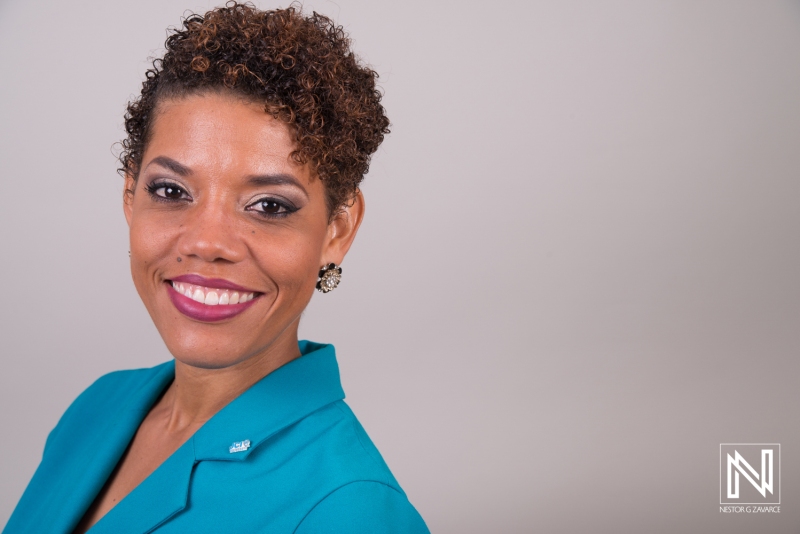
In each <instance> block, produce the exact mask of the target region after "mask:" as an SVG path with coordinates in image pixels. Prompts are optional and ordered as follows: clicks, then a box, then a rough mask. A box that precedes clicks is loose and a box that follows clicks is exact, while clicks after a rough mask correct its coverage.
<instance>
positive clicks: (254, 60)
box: [120, 2, 389, 214]
mask: <svg viewBox="0 0 800 534" xmlns="http://www.w3.org/2000/svg"><path fill="white" fill-rule="evenodd" d="M377 78H378V74H377V73H376V72H375V71H373V70H372V69H370V68H368V67H366V66H363V65H361V64H360V62H359V61H358V59H357V58H356V56H355V55H354V54H353V52H352V51H351V50H350V40H349V39H348V37H347V35H346V34H345V32H344V30H343V29H342V27H341V26H337V25H336V24H334V22H333V21H332V20H331V19H329V18H327V17H325V16H323V15H319V14H317V13H316V12H315V13H313V14H312V15H308V16H306V15H304V14H303V13H302V11H301V10H300V9H299V8H295V7H289V8H287V9H278V10H272V11H260V10H258V9H256V8H255V7H254V6H253V5H251V4H249V3H248V4H241V3H238V2H228V3H227V4H226V5H225V7H220V8H217V9H214V10H211V11H209V12H207V13H206V14H205V15H198V14H193V15H190V16H188V17H187V18H185V19H184V20H183V24H182V25H181V27H179V28H177V29H175V30H173V31H172V33H171V34H170V35H169V37H168V38H167V41H166V53H165V54H164V57H163V58H161V59H156V60H155V61H153V66H152V68H150V69H148V71H147V73H146V79H145V81H144V82H143V84H142V92H141V95H140V96H139V97H138V98H137V99H136V100H134V101H132V102H131V103H130V104H129V105H128V110H127V113H126V115H125V130H126V131H127V133H128V137H127V139H125V140H124V141H123V142H122V147H123V151H122V153H121V154H120V163H121V165H122V167H121V168H120V171H121V172H122V173H124V174H129V175H131V176H134V177H136V176H137V175H138V172H139V168H140V165H141V163H142V156H143V154H144V151H145V147H146V145H147V142H148V140H149V136H150V135H151V131H152V125H153V119H154V117H155V115H156V111H157V106H158V104H159V102H160V101H161V100H162V99H170V98H180V97H182V96H187V95H190V94H196V93H202V92H205V91H230V92H232V93H233V94H236V95H238V96H242V97H244V98H246V99H248V100H251V101H254V102H258V103H260V104H263V105H264V109H265V112H266V113H269V114H270V115H272V116H273V117H275V118H276V119H278V120H281V121H283V122H285V123H286V124H287V125H289V127H290V128H291V130H292V131H293V134H294V136H295V140H296V147H297V148H296V149H295V150H294V152H293V153H292V158H293V159H294V160H295V161H296V162H298V163H301V164H305V163H308V164H310V165H311V167H312V170H313V171H315V172H316V175H317V176H318V177H319V178H320V179H322V181H323V183H324V185H325V191H326V194H327V203H328V209H329V212H330V213H331V214H333V212H334V211H335V210H336V209H337V208H338V207H340V206H342V205H343V204H345V203H346V202H347V201H348V200H349V199H351V198H352V196H353V195H354V194H355V193H356V191H357V190H358V185H359V184H360V183H361V180H363V178H364V175H365V174H366V173H367V171H368V170H369V162H370V157H371V155H372V154H373V153H374V152H375V151H376V150H377V149H378V146H379V145H380V144H381V142H382V141H383V137H384V135H385V134H387V133H389V119H388V118H387V117H386V113H385V110H384V109H383V106H382V105H381V96H382V95H381V93H380V91H379V90H378V89H377V87H376V85H375V82H376V79H377Z"/></svg>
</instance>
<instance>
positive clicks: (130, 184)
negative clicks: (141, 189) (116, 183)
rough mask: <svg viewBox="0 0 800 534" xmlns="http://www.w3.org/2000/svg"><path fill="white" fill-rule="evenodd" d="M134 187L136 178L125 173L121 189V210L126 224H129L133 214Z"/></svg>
mask: <svg viewBox="0 0 800 534" xmlns="http://www.w3.org/2000/svg"><path fill="white" fill-rule="evenodd" d="M135 188H136V180H135V179H134V178H133V176H131V175H130V174H128V173H125V187H124V188H123V189H122V211H123V212H124V213H125V220H126V221H128V226H130V225H131V216H132V215H133V191H134V189H135Z"/></svg>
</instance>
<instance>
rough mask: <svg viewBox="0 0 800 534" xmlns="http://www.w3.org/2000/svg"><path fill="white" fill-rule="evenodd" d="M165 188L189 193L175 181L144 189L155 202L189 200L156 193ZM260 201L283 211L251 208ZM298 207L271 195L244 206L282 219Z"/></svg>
mask: <svg viewBox="0 0 800 534" xmlns="http://www.w3.org/2000/svg"><path fill="white" fill-rule="evenodd" d="M166 188H172V189H176V190H178V191H180V192H181V193H182V195H186V196H187V197H188V196H189V194H188V193H187V192H186V190H185V189H184V188H183V187H181V186H179V185H177V184H175V183H172V182H153V183H151V184H149V185H147V186H146V188H145V189H147V192H148V193H149V194H150V196H151V197H152V198H153V200H155V201H157V202H167V203H170V204H171V203H174V202H184V201H186V200H191V197H189V198H169V197H166V196H162V195H159V194H158V193H157V191H158V190H160V189H166ZM262 202H273V203H275V204H277V205H278V209H282V210H283V211H279V212H277V213H267V212H264V211H259V210H255V209H252V208H253V207H254V206H258V205H259V204H261V203H262ZM298 209H299V208H296V207H295V206H293V205H292V204H290V203H289V202H286V201H283V200H278V199H276V198H272V197H264V198H259V199H258V200H256V201H255V202H251V203H250V204H248V205H247V206H245V210H247V211H252V212H255V213H257V214H258V215H259V216H261V217H264V218H267V219H282V218H284V217H286V216H288V215H291V214H292V213H294V212H296V211H297V210H298Z"/></svg>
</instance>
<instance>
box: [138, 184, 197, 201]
mask: <svg viewBox="0 0 800 534" xmlns="http://www.w3.org/2000/svg"><path fill="white" fill-rule="evenodd" d="M147 191H148V192H149V193H150V194H151V195H152V196H154V197H159V198H160V199H164V200H182V199H187V198H189V194H188V193H187V192H186V190H185V189H183V188H182V187H180V186H178V185H175V184H171V183H164V182H161V183H154V184H150V185H148V186H147Z"/></svg>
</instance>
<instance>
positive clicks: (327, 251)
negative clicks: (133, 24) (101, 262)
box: [124, 93, 363, 368]
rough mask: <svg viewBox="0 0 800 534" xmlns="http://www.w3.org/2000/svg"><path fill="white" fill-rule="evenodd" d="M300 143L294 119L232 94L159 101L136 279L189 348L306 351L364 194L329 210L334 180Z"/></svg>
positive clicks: (160, 319)
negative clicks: (318, 303) (302, 327)
mask: <svg viewBox="0 0 800 534" xmlns="http://www.w3.org/2000/svg"><path fill="white" fill-rule="evenodd" d="M294 148H295V145H294V142H293V139H292V136H291V134H290V132H289V129H288V127H287V126H286V125H285V124H284V123H282V122H280V121H278V120H276V119H273V118H272V117H270V116H269V115H268V114H266V113H265V112H264V109H263V106H260V105H257V104H253V103H249V102H245V101H243V100H241V99H238V98H236V97H234V96H232V95H227V94H216V93H211V94H202V95H192V96H188V97H185V98H180V99H177V100H169V101H165V102H162V103H160V104H159V107H158V113H157V114H156V116H155V123H154V125H153V129H152V137H151V139H150V141H149V143H148V145H147V148H146V150H145V153H144V156H143V158H142V164H141V171H140V173H139V176H138V179H137V180H136V181H134V180H133V179H132V178H131V177H128V178H127V179H126V189H130V190H132V191H133V194H126V197H125V203H124V209H125V216H126V218H127V220H128V225H129V227H130V241H131V243H130V247H131V272H132V274H133V281H134V284H135V285H136V290H137V291H138V292H139V295H140V296H141V298H142V301H143V302H144V304H145V306H146V307H147V310H148V312H149V313H150V316H151V317H152V318H153V322H154V323H155V325H156V328H158V331H159V333H160V334H161V336H162V337H163V339H164V341H165V342H166V344H167V347H168V348H169V350H170V352H171V353H172V354H173V355H174V356H175V358H176V359H177V360H179V361H181V362H183V363H186V364H189V365H192V366H195V367H203V368H222V367H230V366H232V365H236V364H239V363H242V362H246V361H251V362H254V361H256V360H259V359H265V358H266V359H270V358H271V359H275V358H281V357H282V356H281V355H285V354H291V355H292V356H294V355H296V353H297V325H298V322H299V319H300V314H301V312H302V311H303V309H304V308H305V307H306V305H307V304H308V301H309V299H310V298H311V295H312V294H313V292H314V286H315V284H316V281H317V274H318V272H319V269H320V267H321V266H322V265H324V264H327V263H330V262H333V263H337V264H338V263H341V261H342V259H343V257H344V255H345V253H346V252H347V250H348V248H349V246H350V244H351V242H352V240H353V238H354V237H355V233H356V231H357V229H358V225H359V223H360V221H361V217H362V215H363V199H362V197H361V196H360V194H359V195H358V197H357V198H356V202H355V203H354V204H353V206H352V207H349V208H346V209H345V211H343V212H342V214H341V215H339V216H337V217H335V218H334V219H333V221H331V222H329V216H328V210H327V206H326V203H325V190H324V186H323V184H322V182H321V181H320V180H319V179H317V178H315V177H314V176H312V174H311V171H310V170H309V168H308V166H307V165H299V164H297V163H295V162H294V161H292V159H291V158H290V153H291V152H292V151H293V150H294Z"/></svg>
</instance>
